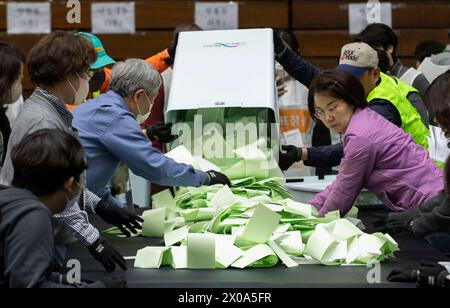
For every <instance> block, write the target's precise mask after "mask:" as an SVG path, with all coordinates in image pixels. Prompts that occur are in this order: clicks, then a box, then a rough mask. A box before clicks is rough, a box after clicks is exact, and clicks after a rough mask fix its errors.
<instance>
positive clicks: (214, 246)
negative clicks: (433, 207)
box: [109, 146, 398, 269]
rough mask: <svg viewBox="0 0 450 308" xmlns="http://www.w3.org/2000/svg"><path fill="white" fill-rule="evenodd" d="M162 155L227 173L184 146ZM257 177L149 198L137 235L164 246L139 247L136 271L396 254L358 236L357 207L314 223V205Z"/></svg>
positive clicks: (365, 260)
mask: <svg viewBox="0 0 450 308" xmlns="http://www.w3.org/2000/svg"><path fill="white" fill-rule="evenodd" d="M250 151H252V150H250ZM167 156H169V157H172V158H173V159H175V160H176V161H178V162H184V163H189V164H192V165H194V166H195V167H196V168H199V169H203V170H209V169H212V168H213V169H216V170H220V171H222V172H224V173H226V170H222V168H221V167H219V166H217V165H214V164H213V163H211V162H210V161H208V160H206V159H204V158H202V157H193V156H192V155H191V154H190V152H189V151H187V150H186V148H184V147H183V146H180V147H177V148H175V149H174V150H172V151H171V152H169V153H168V154H167ZM260 158H261V159H263V158H262V156H261V157H260ZM257 159H258V157H257V156H255V161H254V163H256V161H257ZM241 172H242V170H241ZM258 174H259V173H258ZM258 174H257V175H256V176H255V175H253V176H244V175H248V174H245V172H243V174H242V175H241V176H240V177H234V178H233V179H232V180H231V184H232V185H231V187H228V186H223V185H215V186H209V187H206V186H202V187H182V188H179V189H178V191H177V193H176V195H175V196H173V195H172V193H171V192H170V190H165V191H162V192H160V193H158V194H156V195H154V196H153V197H152V204H153V209H151V210H147V211H145V212H144V213H143V214H142V217H143V219H144V222H143V224H142V231H141V234H140V235H141V236H145V237H162V238H164V243H165V246H161V247H154V246H148V247H143V248H142V249H140V250H138V251H137V254H136V257H135V264H134V265H135V267H138V268H159V267H160V266H170V267H172V268H175V269H180V268H192V269H198V268H203V269H224V268H229V267H232V268H245V267H272V266H275V265H277V264H278V263H279V261H280V260H281V263H283V264H284V265H286V266H288V267H294V266H298V265H304V264H324V265H342V266H346V265H347V266H349V265H352V266H354V265H364V266H365V265H368V264H374V263H379V262H381V261H383V260H385V259H386V258H389V257H394V255H393V253H394V252H395V251H397V250H398V245H397V243H396V242H395V240H394V239H392V238H391V237H390V236H389V235H388V234H382V233H374V234H366V233H364V232H363V231H362V230H363V229H364V227H363V225H362V223H361V221H360V220H358V219H356V215H357V209H356V208H353V209H352V211H350V212H349V214H348V215H347V217H344V218H341V217H340V215H339V212H338V211H336V212H330V213H328V214H327V215H326V216H325V217H321V218H319V217H317V210H316V208H315V207H314V206H312V205H309V204H305V203H300V202H296V201H294V200H292V199H290V198H289V197H290V195H289V193H288V192H287V191H286V189H285V188H284V184H285V179H284V178H282V177H267V176H266V177H264V178H261V177H260V176H259V175H258ZM109 233H111V234H116V233H117V230H114V229H112V230H109Z"/></svg>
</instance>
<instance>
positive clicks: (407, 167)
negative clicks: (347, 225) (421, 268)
mask: <svg viewBox="0 0 450 308" xmlns="http://www.w3.org/2000/svg"><path fill="white" fill-rule="evenodd" d="M308 103H309V104H310V105H313V106H314V109H315V113H314V116H315V117H317V118H319V119H320V120H321V121H322V122H323V123H324V124H325V125H326V126H327V127H328V128H329V129H331V130H333V131H335V132H337V133H339V134H341V136H342V137H341V138H342V144H343V153H344V154H343V158H342V160H341V164H340V169H339V174H338V175H337V178H336V180H335V181H334V182H333V183H332V184H331V185H329V186H328V187H327V188H326V189H325V190H324V191H323V192H321V193H319V194H317V195H316V196H315V197H314V198H313V199H312V200H310V201H309V202H308V203H310V204H312V205H313V206H315V207H316V208H317V209H318V210H319V216H324V215H325V214H326V213H328V212H330V211H334V210H339V211H340V214H341V217H344V216H345V215H346V214H347V213H348V211H349V210H350V209H351V207H352V206H353V203H354V201H355V199H356V197H357V196H358V194H359V192H360V191H361V189H363V188H366V189H367V190H369V191H371V192H373V193H375V194H376V195H377V196H379V197H380V199H381V201H382V202H383V203H384V204H385V205H386V206H387V207H388V208H389V209H391V210H392V211H394V212H402V211H405V210H407V209H408V208H410V207H412V206H415V205H417V204H421V203H424V202H425V201H427V200H429V199H431V198H433V197H435V196H436V195H437V194H438V193H439V191H440V190H442V189H443V187H444V175H443V173H442V171H441V170H440V169H439V167H438V166H437V165H436V164H435V163H434V162H433V161H432V160H431V159H430V158H429V157H428V153H427V151H426V150H425V149H424V148H423V147H421V146H420V145H418V144H417V143H415V142H414V141H413V139H412V137H411V135H409V134H406V133H405V132H404V131H403V130H402V129H401V128H399V127H397V126H396V125H394V124H392V123H391V122H389V121H387V120H386V119H385V118H383V117H382V116H380V115H379V114H378V113H376V112H374V111H373V110H371V109H370V108H367V105H368V103H367V99H366V97H365V92H364V88H363V87H362V85H361V83H360V82H359V81H358V79H356V78H355V77H354V76H353V75H351V74H349V73H347V72H344V71H325V72H323V73H322V74H320V75H319V76H318V77H317V78H315V79H314V81H313V82H312V84H311V86H310V89H309V97H308Z"/></svg>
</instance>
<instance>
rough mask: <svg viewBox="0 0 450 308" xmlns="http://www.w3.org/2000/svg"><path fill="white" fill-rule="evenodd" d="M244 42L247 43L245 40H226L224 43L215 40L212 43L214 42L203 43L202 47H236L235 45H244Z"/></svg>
mask: <svg viewBox="0 0 450 308" xmlns="http://www.w3.org/2000/svg"><path fill="white" fill-rule="evenodd" d="M245 44H247V43H246V42H236V43H232V42H226V43H222V42H217V43H214V44H207V45H203V47H205V48H236V47H241V46H244V45H245Z"/></svg>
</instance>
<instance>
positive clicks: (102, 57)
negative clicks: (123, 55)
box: [76, 32, 177, 98]
mask: <svg viewBox="0 0 450 308" xmlns="http://www.w3.org/2000/svg"><path fill="white" fill-rule="evenodd" d="M76 35H80V36H82V37H84V38H86V39H87V40H88V41H89V42H90V43H91V44H92V46H93V47H94V49H95V51H96V52H97V60H96V61H95V62H94V63H92V64H91V66H90V68H91V70H92V72H93V76H92V78H91V80H90V82H89V87H90V92H89V98H96V97H97V96H98V95H100V94H102V93H105V92H107V91H108V88H109V83H110V80H111V69H110V66H111V65H113V64H115V63H116V61H115V60H114V59H113V58H111V57H110V56H109V55H108V54H107V53H106V50H105V47H104V46H103V44H102V42H101V41H100V39H99V38H98V37H97V36H95V35H94V34H92V33H88V32H78V33H76ZM176 45H177V41H176V40H174V41H173V42H172V45H171V46H170V47H169V48H167V49H165V50H163V51H161V52H159V53H157V54H155V55H153V56H151V57H149V58H147V59H145V61H146V62H147V63H149V64H151V65H152V66H153V67H154V68H155V69H156V70H157V71H158V72H159V73H162V72H164V71H165V70H166V69H167V68H168V67H169V65H171V64H172V63H173V61H174V58H175V51H176Z"/></svg>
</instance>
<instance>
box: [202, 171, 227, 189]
mask: <svg viewBox="0 0 450 308" xmlns="http://www.w3.org/2000/svg"><path fill="white" fill-rule="evenodd" d="M206 175H207V176H208V179H207V180H206V182H205V183H204V184H205V185H207V186H211V185H216V184H223V185H228V186H229V187H231V182H230V180H229V179H228V177H227V176H226V175H225V174H223V173H220V172H217V171H214V170H209V171H207V172H206Z"/></svg>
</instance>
